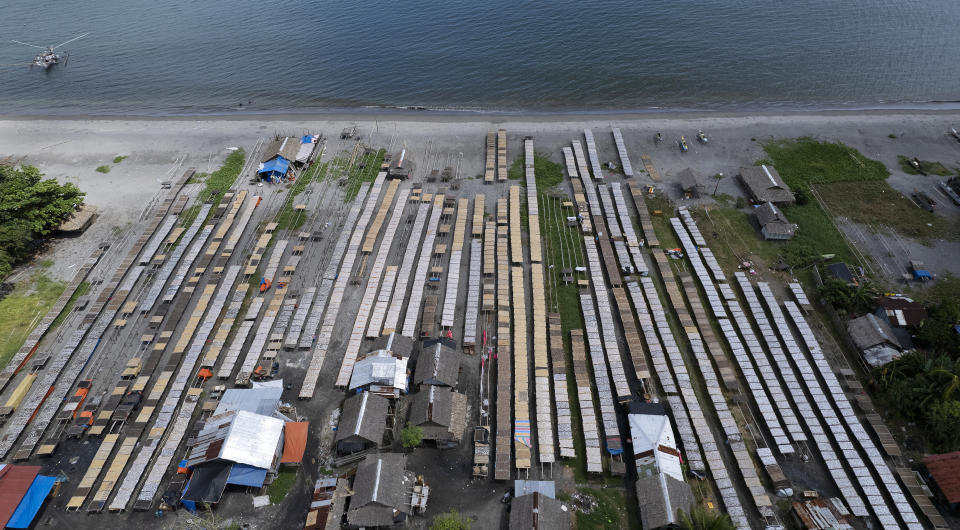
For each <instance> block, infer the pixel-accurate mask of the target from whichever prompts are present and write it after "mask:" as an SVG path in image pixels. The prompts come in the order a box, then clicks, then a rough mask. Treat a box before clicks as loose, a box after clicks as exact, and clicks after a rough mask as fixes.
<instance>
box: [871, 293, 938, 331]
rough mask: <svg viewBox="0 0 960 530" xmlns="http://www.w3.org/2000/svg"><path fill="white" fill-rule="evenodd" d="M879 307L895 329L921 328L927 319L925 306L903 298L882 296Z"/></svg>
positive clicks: (878, 301)
mask: <svg viewBox="0 0 960 530" xmlns="http://www.w3.org/2000/svg"><path fill="white" fill-rule="evenodd" d="M877 305H878V306H880V308H881V309H883V311H884V313H886V315H887V321H888V322H889V323H890V325H891V326H893V327H899V328H903V327H908V326H919V325H920V324H922V323H923V321H924V320H926V319H927V309H926V308H925V307H923V304H921V303H919V302H914V301H912V300H906V299H903V298H890V297H889V296H881V297H880V298H878V299H877Z"/></svg>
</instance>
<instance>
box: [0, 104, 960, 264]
mask: <svg viewBox="0 0 960 530" xmlns="http://www.w3.org/2000/svg"><path fill="white" fill-rule="evenodd" d="M321 118H322V119H321ZM957 124H960V111H941V112H920V111H863V112H855V111H843V112H816V113H795V114H779V115H778V114H769V115H765V114H763V115H735V114H722V115H718V114H708V113H685V114H643V115H622V114H621V115H617V114H603V115H588V114H584V115H567V114H560V115H531V116H510V117H507V116H501V115H482V114H473V113H465V114H461V115H457V114H450V113H429V112H383V113H370V112H357V113H355V114H331V115H327V116H322V117H317V116H310V117H308V118H303V117H299V118H298V117H297V116H296V115H289V114H288V115H263V116H253V115H246V116H233V117H221V118H203V117H198V118H196V119H183V118H165V119H140V118H134V119H98V118H86V119H79V118H78V119H53V118H38V119H14V118H9V119H2V120H0V145H3V146H4V152H2V153H0V155H2V156H12V157H13V158H14V159H17V160H21V161H22V162H23V163H26V164H33V165H35V166H37V167H39V168H40V169H41V171H43V172H44V173H45V174H46V175H48V176H51V177H56V178H58V179H63V180H67V181H70V182H74V183H76V184H77V185H78V186H79V187H80V188H81V189H82V190H83V191H85V192H86V193H87V202H88V203H89V204H92V205H94V206H96V207H97V208H98V209H99V211H100V217H99V220H98V221H97V223H95V224H94V226H93V227H92V228H91V229H90V230H89V231H88V232H87V233H86V234H84V235H83V236H82V237H80V238H76V239H60V240H57V241H55V242H54V244H53V245H52V247H51V250H50V251H49V252H48V253H47V254H46V255H45V256H44V257H45V258H49V259H52V260H53V261H54V263H55V265H54V266H53V267H51V268H50V270H49V271H48V273H49V274H50V275H52V276H53V277H55V278H59V279H65V278H67V277H69V275H70V274H71V272H70V271H71V270H72V268H73V266H74V265H75V264H76V263H77V261H78V260H79V259H82V257H83V256H86V255H87V254H88V253H89V251H90V249H91V248H92V246H94V245H96V244H99V242H101V241H103V240H105V239H108V238H109V237H111V236H112V235H114V234H116V233H118V232H120V231H122V229H123V228H124V227H127V226H128V225H129V224H130V223H133V222H136V220H137V219H138V217H139V215H140V213H141V211H142V210H143V208H144V207H145V206H146V204H147V203H148V202H149V200H150V199H151V197H153V196H154V194H155V193H156V192H157V191H158V190H159V188H160V185H159V183H160V182H161V181H164V180H168V179H170V178H171V177H172V176H173V175H175V174H179V172H182V171H183V170H184V169H186V168H188V167H193V168H196V169H197V170H198V171H212V170H213V169H215V168H216V167H218V165H219V163H220V162H221V161H222V159H223V158H224V157H226V155H227V154H228V153H229V152H230V151H229V148H234V147H243V148H246V149H248V150H249V149H250V148H251V147H252V146H253V145H254V144H255V143H256V142H257V140H258V139H260V138H264V137H269V136H273V135H274V134H303V133H307V132H310V133H321V134H323V135H325V136H326V137H328V138H330V139H331V141H330V142H329V143H328V145H327V153H326V155H327V156H332V155H333V154H335V152H336V151H337V150H338V149H339V148H340V147H345V146H346V144H342V146H341V145H338V142H339V140H338V139H339V133H340V131H341V130H342V129H343V128H344V127H347V126H351V125H357V126H358V127H359V134H361V135H362V137H363V142H364V143H365V144H368V145H372V146H378V147H388V148H390V149H392V150H394V151H397V152H399V151H400V150H401V149H403V148H404V147H408V148H409V149H408V153H407V157H408V159H410V160H411V161H412V163H413V164H414V165H416V164H417V163H419V162H421V161H422V160H423V159H424V158H430V159H431V160H434V159H439V160H440V161H444V160H446V163H445V165H454V164H455V162H456V159H458V158H459V154H460V153H462V154H463V159H462V174H463V175H465V176H470V175H479V174H481V173H482V171H483V163H484V158H483V156H484V155H483V141H484V135H485V133H486V132H487V131H489V130H493V129H496V128H505V129H507V131H508V134H510V135H516V136H517V137H523V136H527V135H530V136H533V137H535V139H536V145H537V149H538V150H541V151H544V152H547V153H549V154H550V156H551V157H552V158H553V159H554V160H558V161H559V160H560V147H561V145H567V143H568V142H569V140H570V138H571V137H572V136H574V135H578V134H580V133H581V132H582V130H583V128H585V127H589V128H594V129H607V128H608V127H609V126H611V125H614V126H619V127H621V129H622V130H623V134H624V137H625V140H626V142H627V147H628V149H629V150H630V155H631V157H633V158H634V164H636V165H638V166H639V165H640V155H641V154H643V155H649V156H650V157H651V158H652V160H653V163H654V164H655V165H656V166H657V168H658V169H659V171H660V173H661V174H662V175H663V176H664V178H665V179H667V180H669V179H670V177H671V176H672V175H674V174H676V173H677V172H679V171H680V170H682V169H684V168H686V167H690V168H692V169H693V170H694V171H695V172H697V173H699V174H701V175H714V174H716V173H724V174H725V175H733V174H735V173H736V170H737V168H739V167H740V166H742V165H750V164H753V163H754V162H755V161H756V160H758V159H761V158H763V156H764V155H763V150H762V147H761V145H760V143H759V142H758V140H765V139H770V138H793V137H798V136H811V137H814V138H817V139H821V140H830V141H841V142H843V143H846V144H847V145H850V146H852V147H854V148H856V149H858V150H860V151H861V152H862V153H864V154H865V155H867V156H870V157H873V158H876V159H878V160H880V161H882V162H883V163H884V164H886V165H887V167H889V168H890V169H891V172H892V176H891V178H890V179H889V183H890V184H891V186H893V187H894V188H896V189H898V190H899V191H901V192H903V193H905V194H909V193H910V192H911V191H912V190H914V189H917V188H923V189H927V190H928V191H934V193H936V192H935V185H936V177H918V176H914V175H907V174H905V173H903V172H902V171H900V169H899V166H898V163H897V156H898V155H908V156H911V157H913V156H916V157H919V158H920V159H924V160H938V161H941V162H942V163H944V164H947V165H948V166H960V144H957V142H956V141H954V140H953V139H951V138H950V137H949V136H948V135H947V131H948V130H949V128H950V127H953V126H956V125H957ZM698 129H703V130H704V131H706V132H707V134H709V136H710V138H711V141H710V143H709V145H707V146H702V145H700V144H698V143H696V142H691V149H690V152H688V153H681V152H680V151H679V150H678V149H676V147H675V141H676V139H677V138H679V137H680V136H681V135H686V136H687V138H688V139H692V138H693V137H694V135H695V134H696V131H697V130H698ZM658 131H660V132H662V134H663V136H664V138H665V141H664V142H663V143H662V144H660V145H655V144H654V142H653V136H654V134H655V133H656V132H658ZM889 135H895V136H896V138H895V139H892V138H890V137H889ZM519 145H520V144H519V143H518V142H512V143H511V152H510V153H508V158H509V159H510V160H513V159H514V158H515V157H516V156H517V155H519V154H520V153H519ZM514 146H516V147H514ZM514 149H516V151H513V150H514ZM598 149H599V150H600V156H601V158H603V159H604V160H615V159H616V151H615V147H614V145H613V142H612V141H607V139H604V140H602V141H599V142H598ZM118 155H122V156H126V157H127V158H126V159H124V160H123V161H122V162H120V163H118V164H114V163H113V162H112V161H113V159H114V157H115V156H118ZM101 165H109V166H111V169H110V172H109V173H100V172H97V171H96V168H97V167H98V166H101ZM417 176H418V175H416V173H415V174H414V177H415V178H416V177H417ZM671 190H672V188H670V187H669V186H667V187H666V189H665V191H667V192H668V193H670V192H671ZM718 192H719V193H726V194H729V195H733V196H739V195H742V191H741V189H740V187H739V185H738V184H737V183H736V182H735V180H734V179H731V178H727V179H724V180H722V181H721V182H720V186H719V190H718ZM945 202H947V201H945ZM956 210H957V209H956V208H954V207H953V206H952V205H950V204H946V206H945V208H943V209H942V211H943V213H944V214H945V215H952V216H955V217H956V216H957V211H956ZM943 245H944V247H943V249H942V250H944V251H945V252H940V253H932V254H931V257H932V258H934V259H936V257H937V256H938V255H939V256H950V255H957V252H960V245H957V244H956V243H949V242H944V243H943ZM942 262H943V263H942V264H941V263H937V264H936V265H935V266H942V267H944V268H945V270H952V271H954V272H958V273H960V270H958V268H960V267H958V265H957V264H956V262H955V260H951V259H943V260H942Z"/></svg>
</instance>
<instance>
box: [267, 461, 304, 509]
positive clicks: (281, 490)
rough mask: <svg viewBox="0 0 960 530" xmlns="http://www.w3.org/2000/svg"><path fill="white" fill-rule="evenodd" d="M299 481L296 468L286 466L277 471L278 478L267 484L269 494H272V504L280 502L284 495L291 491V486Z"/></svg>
mask: <svg viewBox="0 0 960 530" xmlns="http://www.w3.org/2000/svg"><path fill="white" fill-rule="evenodd" d="M296 481H297V469H296V468H284V469H281V470H280V472H279V473H277V478H275V479H273V482H271V483H270V485H269V486H267V495H269V496H270V504H280V503H281V502H283V499H284V497H286V496H287V493H289V492H290V488H292V487H293V484H294V483H295V482H296Z"/></svg>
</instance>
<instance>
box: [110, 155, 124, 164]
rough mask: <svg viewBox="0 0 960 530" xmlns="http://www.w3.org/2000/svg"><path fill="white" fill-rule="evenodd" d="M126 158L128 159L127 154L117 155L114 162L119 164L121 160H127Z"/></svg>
mask: <svg viewBox="0 0 960 530" xmlns="http://www.w3.org/2000/svg"><path fill="white" fill-rule="evenodd" d="M126 159H127V157H126V155H117V156H115V157H113V163H114V164H119V163H120V162H123V161H124V160H126Z"/></svg>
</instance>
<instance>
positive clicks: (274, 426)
mask: <svg viewBox="0 0 960 530" xmlns="http://www.w3.org/2000/svg"><path fill="white" fill-rule="evenodd" d="M283 425H284V421H283V420H281V419H278V418H272V417H270V416H263V415H260V414H255V413H253V412H248V411H245V410H241V411H236V412H234V411H230V412H227V413H225V414H221V415H218V416H212V417H210V419H208V420H207V423H206V426H205V427H204V428H203V430H201V431H200V434H198V435H197V443H196V444H195V445H194V446H193V448H191V450H190V453H189V457H188V458H187V465H188V466H190V467H193V466H196V465H199V464H202V463H204V462H208V461H210V460H215V459H220V460H227V461H230V462H236V463H239V464H247V465H250V466H253V467H259V468H264V469H270V468H272V466H273V463H274V459H275V458H276V457H277V456H278V454H279V449H280V448H281V443H282V442H283Z"/></svg>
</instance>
